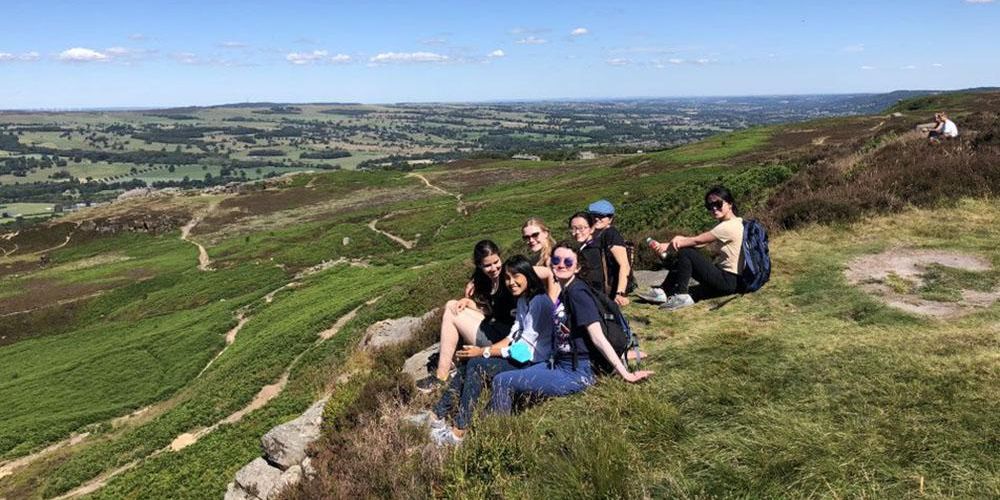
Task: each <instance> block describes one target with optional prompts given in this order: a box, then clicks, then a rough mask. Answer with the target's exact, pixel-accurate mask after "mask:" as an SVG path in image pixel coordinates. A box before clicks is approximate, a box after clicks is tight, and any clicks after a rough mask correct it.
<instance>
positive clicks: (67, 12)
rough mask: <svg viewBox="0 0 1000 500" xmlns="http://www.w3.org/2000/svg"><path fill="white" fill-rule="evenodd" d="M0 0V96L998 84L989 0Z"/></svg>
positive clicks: (20, 100) (32, 104)
mask: <svg viewBox="0 0 1000 500" xmlns="http://www.w3.org/2000/svg"><path fill="white" fill-rule="evenodd" d="M0 12H2V13H0V19H2V20H3V29H2V30H0V109H74V108H94V107H162V106H185V105H212V104H223V103H233V102H247V101H252V102H259V101H269V102H298V103H304V102H364V103H391V102H457V101H463V102H464V101H494V100H540V99H595V98H616V97H674V96H716V95H730V96H732V95H774V94H818V93H856V92H885V91H891V90H897V89H942V90H946V89H959V88H968V87H977V86H997V85H1000V60H998V59H1000V36H998V35H997V31H998V28H1000V1H998V0H882V1H855V0H839V1H825V0H808V1H806V0H787V1H778V0H773V1H769V0H759V1H754V2H748V1H722V0H704V1H697V2H695V1H683V2H682V1H672V0H659V1H625V0H619V1H613V2H612V1H606V2H596V1H588V0H572V1H522V0H505V1H503V2H482V1H424V2H416V1H377V2H376V1H353V2H337V1H326V2H320V1H301V0H288V1H282V2H278V1H212V0H202V1H187V0H175V1H170V2H167V1H136V0H129V1H119V0H90V1H85V2H81V1H48V0H32V1H22V0H3V1H2V2H0Z"/></svg>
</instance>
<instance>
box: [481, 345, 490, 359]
mask: <svg viewBox="0 0 1000 500" xmlns="http://www.w3.org/2000/svg"><path fill="white" fill-rule="evenodd" d="M483 357H484V358H486V359H490V348H489V347H487V348H485V349H483Z"/></svg>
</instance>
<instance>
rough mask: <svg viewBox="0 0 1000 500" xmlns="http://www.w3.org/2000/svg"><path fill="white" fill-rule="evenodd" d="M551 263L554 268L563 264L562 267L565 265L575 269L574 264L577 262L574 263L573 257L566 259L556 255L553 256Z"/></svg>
mask: <svg viewBox="0 0 1000 500" xmlns="http://www.w3.org/2000/svg"><path fill="white" fill-rule="evenodd" d="M551 262H552V265H553V266H558V265H559V264H562V265H564V266H566V267H573V264H574V263H575V262H576V261H574V260H573V258H572V257H566V258H565V259H564V258H562V257H556V256H555V255H553V256H552V259H551Z"/></svg>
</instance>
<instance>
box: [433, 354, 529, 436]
mask: <svg viewBox="0 0 1000 500" xmlns="http://www.w3.org/2000/svg"><path fill="white" fill-rule="evenodd" d="M524 366H529V365H521V364H517V363H514V362H511V361H510V360H508V359H505V358H489V359H487V358H475V359H471V360H469V361H468V362H467V363H466V364H465V367H464V368H465V369H464V370H463V369H462V367H460V368H459V370H458V372H456V373H455V376H454V377H452V379H451V381H450V382H449V383H448V389H447V390H445V392H444V394H442V395H441V399H439V400H438V402H437V404H436V405H434V414H435V415H437V417H438V418H441V419H444V418H447V417H448V414H450V413H451V412H452V410H454V409H455V403H456V401H457V403H458V412H457V414H456V415H455V420H454V424H455V427H457V428H459V429H468V428H469V424H470V423H471V422H472V411H473V410H474V409H475V407H476V402H477V401H479V396H480V394H482V392H483V387H485V386H486V385H488V384H489V383H490V381H491V380H493V378H494V377H495V376H496V375H497V374H498V373H502V372H507V371H511V370H520V369H521V368H522V367H524Z"/></svg>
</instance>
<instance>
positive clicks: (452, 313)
mask: <svg viewBox="0 0 1000 500" xmlns="http://www.w3.org/2000/svg"><path fill="white" fill-rule="evenodd" d="M472 262H473V264H475V270H474V271H473V272H472V279H471V280H470V281H469V283H468V284H467V285H466V286H465V296H464V297H462V298H461V299H458V300H449V301H448V303H447V304H445V306H444V314H443V315H442V317H441V336H440V338H441V350H440V352H439V357H438V364H437V369H436V370H435V372H434V373H432V374H431V375H430V376H428V377H426V378H424V379H421V380H419V381H417V389H419V390H420V391H423V392H431V391H432V390H434V389H435V388H436V387H438V386H440V385H442V384H443V383H444V382H445V381H446V380H447V379H448V372H449V371H450V370H451V365H452V358H453V357H454V356H455V350H456V349H457V347H458V342H459V341H460V340H461V341H462V343H463V345H471V346H479V347H485V346H489V345H492V344H493V343H495V342H497V341H499V340H500V339H503V338H504V337H506V336H507V334H508V333H510V327H511V325H512V324H513V323H514V316H513V311H514V308H515V300H514V297H513V296H512V295H511V294H510V290H508V289H507V285H506V284H505V283H504V280H503V279H502V277H501V274H502V273H501V271H502V269H503V266H502V261H501V260H500V247H498V246H497V244H496V243H493V242H492V241H490V240H482V241H480V242H478V243H476V246H475V247H474V248H473V250H472Z"/></svg>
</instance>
